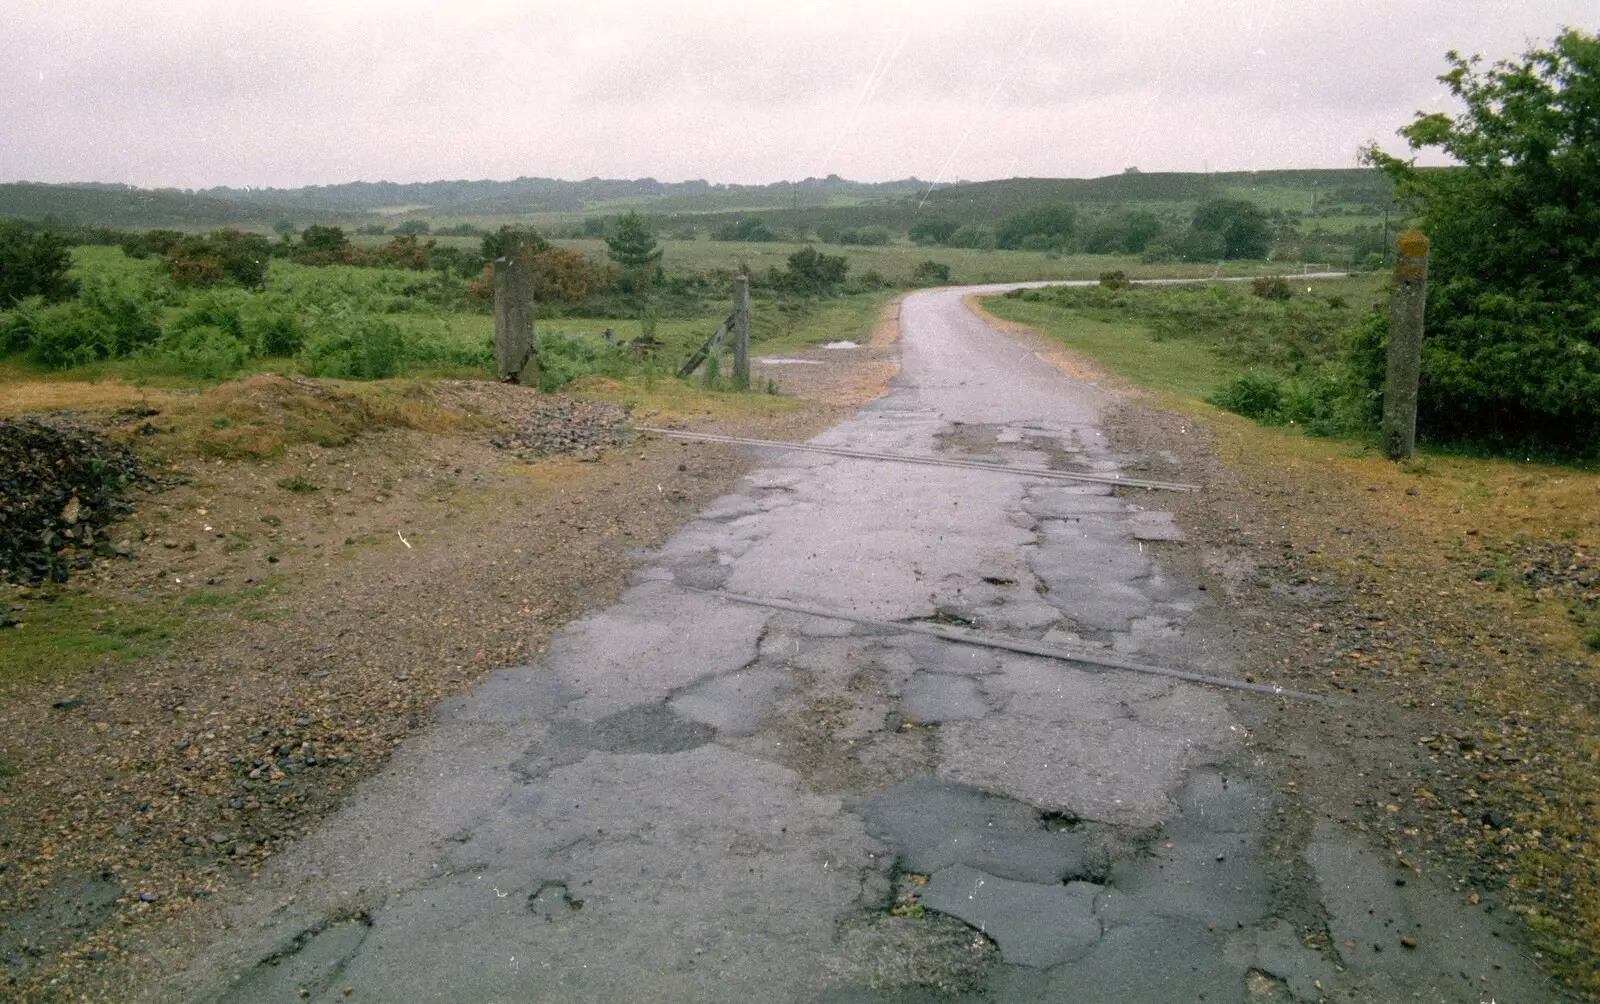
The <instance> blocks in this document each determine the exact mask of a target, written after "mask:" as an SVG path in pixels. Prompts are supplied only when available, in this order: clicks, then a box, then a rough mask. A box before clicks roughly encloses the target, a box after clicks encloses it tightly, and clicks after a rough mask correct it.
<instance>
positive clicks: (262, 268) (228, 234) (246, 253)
mask: <svg viewBox="0 0 1600 1004" xmlns="http://www.w3.org/2000/svg"><path fill="white" fill-rule="evenodd" d="M164 253H165V255H166V258H167V271H168V273H169V274H170V275H171V276H172V281H173V282H174V283H175V284H177V285H179V286H215V285H217V284H218V283H221V282H225V281H232V282H236V283H238V284H239V285H241V286H245V287H247V288H252V289H254V288H257V287H260V286H261V285H262V284H263V283H265V282H266V278H267V264H268V262H269V261H270V260H271V258H272V243H271V242H270V241H268V240H267V239H266V238H265V237H262V236H261V235H260V234H247V233H242V232H240V231H238V230H216V231H213V232H212V233H210V234H207V235H206V236H204V237H183V238H181V239H179V240H178V241H176V242H174V243H172V244H171V245H170V246H169V247H168V248H167V250H166V251H165V252H164Z"/></svg>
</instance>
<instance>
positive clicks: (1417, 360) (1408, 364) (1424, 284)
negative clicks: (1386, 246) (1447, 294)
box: [1383, 230, 1428, 460]
mask: <svg viewBox="0 0 1600 1004" xmlns="http://www.w3.org/2000/svg"><path fill="white" fill-rule="evenodd" d="M1395 247H1396V250H1397V251H1398V252H1399V254H1398V255H1397V256H1396V258H1395V266H1394V295H1393V297H1392V298H1391V299H1390V301H1389V369H1388V373H1387V375H1386V377H1385V379H1384V383H1383V447H1384V451H1385V452H1386V453H1387V454H1388V456H1389V459H1390V460H1409V459H1410V458H1411V453H1412V450H1413V449H1414V448H1415V446H1416V441H1417V381H1418V380H1419V378H1420V377H1421V374H1422V311H1423V307H1424V306H1425V305H1426V303H1427V298H1428V297H1427V294H1428V238H1426V237H1424V236H1423V235H1422V233H1421V232H1420V231H1417V230H1407V231H1406V232H1405V233H1403V234H1401V235H1400V239H1399V240H1398V241H1397V242H1396V243H1395Z"/></svg>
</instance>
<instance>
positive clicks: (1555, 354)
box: [1364, 29, 1600, 453]
mask: <svg viewBox="0 0 1600 1004" xmlns="http://www.w3.org/2000/svg"><path fill="white" fill-rule="evenodd" d="M1446 59H1447V60H1448V62H1449V65H1450V70H1449V72H1447V73H1445V74H1444V75H1443V76H1441V77H1440V78H1439V80H1440V81H1441V82H1442V83H1444V84H1445V86H1446V87H1448V88H1449V90H1450V91H1451V93H1452V94H1454V95H1455V96H1456V98H1457V99H1459V100H1460V101H1461V102H1462V104H1463V105H1465V110H1464V111H1463V112H1462V113H1461V114H1460V115H1457V116H1455V117H1453V118H1452V117H1450V116H1448V115H1444V114H1440V113H1433V114H1422V113H1420V112H1419V113H1418V114H1417V116H1416V118H1415V120H1414V121H1413V122H1412V123H1411V124H1410V125H1407V126H1405V127H1404V128H1402V129H1401V130H1400V135H1401V136H1402V137H1404V138H1405V140H1406V142H1407V144H1408V145H1409V146H1410V148H1411V150H1412V151H1413V153H1415V152H1417V151H1420V150H1423V149H1427V148H1437V149H1440V150H1443V151H1444V152H1445V153H1446V154H1448V155H1450V156H1451V157H1452V158H1454V159H1455V160H1456V161H1457V162H1458V163H1459V164H1460V166H1459V167H1457V168H1452V169H1426V168H1418V167H1416V166H1415V164H1414V161H1408V160H1401V159H1400V158H1397V157H1392V156H1390V155H1388V154H1385V153H1383V152H1382V151H1381V150H1379V149H1378V148H1377V147H1376V145H1373V146H1372V147H1369V148H1368V149H1367V150H1366V151H1364V154H1365V156H1366V159H1367V160H1368V162H1369V163H1372V164H1373V165H1375V166H1376V167H1378V168H1379V169H1380V170H1382V171H1383V172H1385V173H1386V174H1388V175H1389V176H1390V177H1391V178H1393V179H1394V181H1395V189H1396V193H1397V195H1398V197H1400V198H1402V199H1404V200H1406V201H1407V202H1408V203H1409V204H1410V205H1411V206H1412V207H1413V208H1414V210H1415V211H1416V213H1417V223H1418V225H1419V226H1420V227H1421V229H1422V230H1423V232H1424V233H1425V234H1427V235H1428V237H1429V238H1430V239H1431V241H1432V243H1433V250H1432V254H1431V256H1430V262H1429V286H1428V304H1427V317H1428V332H1427V338H1426V339H1425V340H1424V342H1423V368H1422V384H1421V387H1420V392H1419V399H1418V405H1419V415H1418V420H1419V421H1418V424H1419V429H1420V431H1421V433H1422V434H1423V435H1425V436H1429V437H1432V438H1435V439H1439V438H1447V437H1450V438H1454V437H1460V436H1464V437H1468V438H1476V439H1483V440H1491V441H1499V442H1502V443H1505V444H1507V445H1519V446H1520V445H1524V444H1527V443H1530V442H1532V443H1537V444H1541V445H1544V446H1548V447H1556V448H1558V449H1565V450H1574V451H1578V452H1589V453H1593V452H1595V451H1596V450H1597V446H1596V444H1597V443H1600V36H1597V35H1594V34H1588V33H1585V32H1582V31H1578V30H1574V29H1569V30H1566V31H1563V32H1562V33H1561V34H1560V35H1558V36H1557V37H1556V39H1555V40H1554V42H1553V43H1552V44H1551V46H1550V47H1549V48H1546V49H1540V48H1534V49H1531V50H1530V51H1528V52H1526V53H1524V54H1523V55H1522V56H1521V57H1520V58H1519V59H1516V60H1502V61H1499V62H1496V63H1494V64H1493V65H1492V66H1489V67H1484V66H1483V64H1482V62H1481V60H1480V59H1479V58H1478V57H1471V58H1463V57H1462V56H1461V55H1460V54H1458V53H1456V52H1450V53H1449V54H1448V55H1447V56H1446ZM1386 337H1387V331H1386V329H1385V328H1384V326H1383V324H1382V323H1381V318H1380V319H1378V321H1376V322H1375V323H1374V324H1372V325H1371V326H1370V327H1369V329H1368V331H1367V338H1366V342H1367V344H1366V345H1365V346H1364V350H1365V354H1366V358H1367V359H1368V360H1369V366H1368V378H1369V380H1374V379H1375V381H1376V384H1377V385H1379V386H1381V382H1382V374H1381V372H1376V373H1375V371H1378V370H1379V365H1380V362H1379V361H1381V358H1382V343H1383V341H1384V340H1385V339H1386ZM1374 374H1375V375H1374Z"/></svg>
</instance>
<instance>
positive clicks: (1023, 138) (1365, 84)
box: [0, 0, 1600, 188]
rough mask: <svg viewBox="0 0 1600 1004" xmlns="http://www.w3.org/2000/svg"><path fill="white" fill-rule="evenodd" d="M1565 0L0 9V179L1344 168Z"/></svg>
mask: <svg viewBox="0 0 1600 1004" xmlns="http://www.w3.org/2000/svg"><path fill="white" fill-rule="evenodd" d="M1562 25H1572V26H1575V27H1582V28H1585V29H1586V30H1590V31H1593V30H1595V29H1596V28H1597V27H1600V15H1597V14H1596V5H1595V3H1594V0H1583V2H1575V0H1571V2H1569V0H1518V2H1473V0H1412V2H1398V0H1331V2H1323V0H1219V2H1211V0H1148V2H1141V0H1124V2H1120V3H1108V2H1105V0H1098V2H1095V3H1079V2H1065V0H1063V2H1047V0H982V2H976V0H950V2H939V0H914V2H900V0H884V2H877V0H816V2H806V0H788V2H782V3H769V2H763V0H746V2H743V3H733V2H720V0H693V2H674V0H653V2H649V3H636V2H621V0H615V2H609V0H563V2H561V3H545V2H520V3H519V2H510V0H500V2H496V0H449V2H425V0H379V2H366V0H323V2H316V3H313V2H292V0H247V2H234V0H213V2H181V0H169V2H159V0H0V180H31V181H119V182H129V183H132V184H137V185H145V186H177V187H192V188H201V187H208V186H211V185H239V186H243V185H257V186H261V185H273V186H298V185H305V184H328V183H334V182H341V181H351V180H357V179H360V180H368V181H374V180H379V179H386V180H390V181H426V180H434V179H440V178H513V177H517V176H520V175H537V176H548V177H559V178H587V177H591V176H596V175H598V176H601V177H642V176H652V177H655V178H659V179H662V180H668V181H676V180H682V179H686V178H706V179H709V180H712V181H724V182H768V181H776V180H781V179H799V178H804V177H807V176H813V175H815V176H822V175H826V174H829V173H837V174H841V175H844V176H845V177H848V178H855V179H859V180H865V181H881V180H887V179H892V178H903V177H907V176H910V175H916V176H918V177H920V178H923V179H926V180H933V179H938V180H944V181H949V180H953V179H956V178H964V179H972V180H977V179H987V178H1000V177H1012V176H1019V175H1021V176H1050V177H1093V176H1097V175H1103V174H1108V173H1112V172H1116V171H1120V170H1122V169H1123V168H1124V167H1128V166H1130V165H1136V166H1138V167H1139V168H1140V169H1142V170H1146V171H1154V170H1180V171H1198V170H1205V169H1210V170H1238V169H1259V168H1273V167H1348V166H1352V165H1353V163H1354V157H1355V150H1356V148H1357V146H1358V145H1359V144H1361V143H1362V142H1364V141H1366V140H1368V139H1378V140H1380V141H1381V142H1383V143H1384V144H1385V145H1386V146H1387V147H1388V148H1390V149H1391V150H1396V151H1398V150H1399V149H1401V144H1400V142H1399V141H1398V140H1397V139H1396V138H1395V136H1394V130H1395V129H1396V128H1397V127H1399V126H1400V125H1402V124H1403V123H1405V122H1406V121H1408V120H1409V119H1410V117H1411V114H1412V113H1413V112H1414V111H1416V110H1418V109H1424V110H1430V111H1431V110H1435V109H1440V108H1444V109H1449V108H1451V107H1452V106H1451V105H1450V103H1449V101H1448V100H1447V97H1446V95H1445V94H1444V89H1443V87H1442V86H1441V85H1440V84H1438V83H1437V81H1436V80H1435V78H1436V77H1437V76H1438V74H1439V73H1441V72H1442V71H1443V69H1444V58H1443V57H1444V53H1445V52H1446V50H1448V49H1452V48H1455V49H1459V50H1461V51H1463V52H1484V53H1486V54H1487V55H1489V56H1491V57H1504V56H1513V55H1516V54H1518V53H1520V52H1522V51H1523V50H1524V49H1526V48H1527V47H1528V46H1529V44H1530V43H1539V42H1544V41H1547V40H1548V39H1550V38H1551V37H1553V36H1554V34H1555V33H1556V31H1557V30H1558V29H1559V28H1560V27H1561V26H1562Z"/></svg>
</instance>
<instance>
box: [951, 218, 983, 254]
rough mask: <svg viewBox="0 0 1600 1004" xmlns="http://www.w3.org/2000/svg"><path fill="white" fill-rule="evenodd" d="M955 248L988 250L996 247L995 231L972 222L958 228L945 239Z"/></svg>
mask: <svg viewBox="0 0 1600 1004" xmlns="http://www.w3.org/2000/svg"><path fill="white" fill-rule="evenodd" d="M945 243H946V244H948V245H949V246H950V247H953V248H977V249H979V250H981V251H988V250H990V249H991V248H993V247H994V231H993V230H990V229H989V228H988V227H980V226H975V225H973V224H971V223H969V224H967V225H966V226H964V227H962V228H961V229H959V230H957V231H956V232H955V233H953V234H951V235H950V239H949V240H947V241H945Z"/></svg>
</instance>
